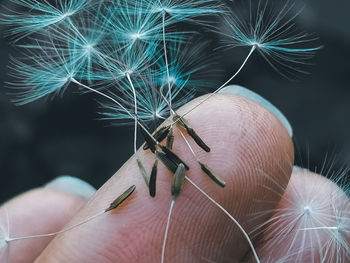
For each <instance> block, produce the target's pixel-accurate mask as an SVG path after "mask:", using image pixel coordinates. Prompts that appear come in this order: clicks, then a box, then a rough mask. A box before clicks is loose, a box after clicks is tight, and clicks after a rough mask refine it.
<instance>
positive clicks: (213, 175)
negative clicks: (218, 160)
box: [199, 162, 226, 187]
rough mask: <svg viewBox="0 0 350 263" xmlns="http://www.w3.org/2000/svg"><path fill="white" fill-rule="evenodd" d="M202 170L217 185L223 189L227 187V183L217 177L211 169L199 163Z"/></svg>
mask: <svg viewBox="0 0 350 263" xmlns="http://www.w3.org/2000/svg"><path fill="white" fill-rule="evenodd" d="M199 164H200V166H201V169H202V171H203V172H205V173H206V174H207V175H208V176H209V177H210V178H211V179H212V180H213V181H214V182H215V183H216V184H218V185H219V186H221V187H225V186H226V183H225V181H223V180H221V179H220V178H219V177H217V176H216V175H215V174H214V173H213V172H212V171H211V170H210V169H209V167H208V166H207V165H206V164H204V163H201V162H199Z"/></svg>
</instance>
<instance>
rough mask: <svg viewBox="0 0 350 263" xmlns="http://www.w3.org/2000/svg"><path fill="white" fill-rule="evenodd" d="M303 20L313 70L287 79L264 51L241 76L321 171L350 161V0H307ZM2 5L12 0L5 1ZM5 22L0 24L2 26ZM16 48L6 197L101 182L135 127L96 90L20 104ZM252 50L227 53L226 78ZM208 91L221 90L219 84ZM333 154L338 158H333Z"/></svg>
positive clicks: (6, 127)
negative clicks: (106, 110)
mask: <svg viewBox="0 0 350 263" xmlns="http://www.w3.org/2000/svg"><path fill="white" fill-rule="evenodd" d="M297 2H298V3H299V2H300V3H303V4H304V11H303V12H302V13H301V15H300V16H299V17H298V18H297V24H298V26H299V27H300V28H301V29H303V30H305V31H308V32H315V34H316V35H318V36H319V37H320V40H319V41H318V43H317V44H322V45H324V48H323V49H322V50H321V51H319V52H318V54H317V55H316V57H315V58H314V59H313V60H312V62H313V64H314V65H312V66H309V67H307V68H306V70H307V71H309V72H310V74H309V75H301V76H300V79H299V80H298V81H293V82H291V81H288V80H286V79H285V78H283V77H281V76H280V75H278V74H277V73H276V72H275V71H273V70H272V69H271V67H269V66H268V64H267V63H266V62H265V61H264V60H263V59H262V58H261V57H259V56H258V55H257V54H255V56H254V57H253V58H252V59H251V60H250V61H249V63H248V64H247V66H246V68H245V69H244V70H243V72H242V73H241V74H240V75H239V77H238V78H237V79H236V80H235V81H234V84H239V85H242V86H245V87H247V88H249V89H251V90H253V91H255V92H257V93H259V94H261V95H262V96H263V97H265V98H267V99H268V100H269V101H270V102H272V103H273V104H274V105H275V106H277V107H278V108H279V109H280V110H281V111H282V112H283V113H284V114H285V115H286V117H287V118H288V119H289V121H290V122H291V125H292V127H293V129H294V136H295V138H294V139H295V144H296V155H297V156H296V163H297V164H299V165H302V166H307V167H309V168H310V169H312V170H315V169H316V170H317V171H320V169H321V167H322V165H323V163H324V160H325V158H326V155H327V154H328V157H327V158H330V159H328V160H331V159H332V160H335V163H334V164H332V161H328V164H327V166H328V167H330V166H332V167H331V170H332V171H333V170H334V171H339V170H340V169H342V168H343V167H344V165H345V166H350V162H348V159H349V158H348V157H349V156H350V138H349V134H350V122H349V120H350V119H349V114H350V103H349V102H350V87H349V81H350V67H349V59H350V16H349V12H350V2H349V1H348V0H338V1H330V0H305V1H303V2H301V1H299V0H297ZM0 3H1V4H2V5H3V7H1V9H0V12H3V11H4V7H6V5H7V4H8V1H6V0H1V1H0ZM270 3H274V0H270ZM3 31H4V27H3V26H0V32H3ZM13 52H15V51H14V49H13V48H12V47H10V45H9V44H8V40H7V39H6V38H4V37H1V40H0V57H1V61H0V67H1V68H0V80H1V86H0V87H1V88H0V178H1V181H0V186H1V188H0V203H1V202H3V201H5V200H6V199H8V198H10V197H12V196H14V195H17V194H19V193H21V192H23V191H26V190H28V189H31V188H34V187H38V186H41V185H43V184H45V183H47V182H48V181H50V180H52V179H54V178H55V177H57V176H59V175H72V176H76V177H79V178H81V179H83V180H85V181H87V182H89V183H91V184H92V185H94V186H95V187H97V188H98V187H100V186H101V185H102V184H103V183H104V182H105V181H106V180H107V179H108V178H109V177H110V176H111V175H113V174H114V172H116V171H117V170H118V169H119V168H120V167H121V165H122V164H123V163H124V162H125V161H126V160H127V159H128V158H129V157H130V156H131V154H132V139H133V133H132V131H133V128H132V127H131V126H126V127H124V126H123V127H120V126H119V127H106V126H108V125H109V124H108V123H106V122H103V121H99V120H98V115H97V113H96V112H97V111H98V104H97V103H96V101H95V100H94V98H95V96H93V95H92V94H87V95H84V96H78V95H77V94H75V93H74V92H67V93H65V95H64V98H62V99H61V98H55V99H53V100H50V99H48V100H46V101H45V100H40V101H38V102H35V103H31V104H29V105H26V106H22V107H16V106H14V105H13V104H12V103H11V102H10V98H9V96H8V95H7V94H6V93H7V90H6V89H5V88H4V82H5V81H6V80H8V76H7V74H8V69H7V68H6V66H7V64H8V59H9V55H10V54H13ZM246 53H247V50H245V49H238V48H237V49H236V50H233V51H226V52H224V53H220V55H221V56H219V58H220V63H219V67H220V69H221V70H222V72H223V74H222V76H220V79H219V81H220V82H223V81H224V80H225V79H226V78H228V77H229V76H230V74H232V72H233V71H234V70H235V69H236V68H237V67H239V65H240V63H241V62H242V60H243V59H244V56H245V55H246ZM208 88H209V89H208V91H210V90H214V87H212V88H211V89H210V87H208ZM329 156H331V157H329Z"/></svg>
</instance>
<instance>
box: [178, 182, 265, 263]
mask: <svg viewBox="0 0 350 263" xmlns="http://www.w3.org/2000/svg"><path fill="white" fill-rule="evenodd" d="M185 179H186V180H187V181H189V182H190V183H191V184H192V185H193V186H194V187H195V188H196V189H197V190H198V191H200V192H201V193H202V194H203V195H204V196H205V197H207V198H208V199H209V200H210V201H211V202H212V203H213V204H214V205H216V206H217V207H218V208H220V209H221V211H223V212H224V213H225V214H226V215H227V216H228V217H229V218H230V219H231V220H232V221H233V222H234V223H235V224H236V226H237V227H238V228H239V229H240V230H241V232H242V233H243V235H244V237H245V238H246V240H247V241H248V244H249V246H250V248H251V250H252V252H253V255H254V257H255V260H256V262H257V263H260V259H259V257H258V254H257V253H256V250H255V248H254V245H253V243H252V241H251V240H250V238H249V236H248V234H247V232H246V231H245V230H244V228H243V227H242V226H241V224H240V223H239V222H238V221H237V220H236V219H235V218H234V217H233V216H232V215H231V214H230V213H229V212H227V210H226V209H225V208H223V207H222V206H221V205H220V204H219V203H218V202H216V201H215V200H214V199H213V198H212V197H210V196H209V195H208V194H207V193H206V192H204V191H203V190H202V189H201V188H200V187H199V186H198V185H196V184H195V183H194V182H193V181H192V180H191V179H190V178H188V177H187V176H185Z"/></svg>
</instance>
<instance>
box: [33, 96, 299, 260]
mask: <svg viewBox="0 0 350 263" xmlns="http://www.w3.org/2000/svg"><path fill="white" fill-rule="evenodd" d="M202 99H203V98H198V99H197V100H195V101H192V102H191V103H189V104H187V105H185V106H184V107H183V108H182V109H180V110H179V114H180V115H181V114H182V113H183V112H186V111H187V110H188V109H190V108H192V107H193V106H194V105H196V104H197V103H198V102H199V101H200V100H202ZM186 118H187V119H188V121H189V122H190V124H191V125H192V127H193V128H194V129H195V130H196V132H197V133H198V134H199V135H200V136H201V138H202V139H204V141H205V142H206V143H207V144H208V145H209V146H210V147H211V152H210V153H205V152H203V151H202V150H200V149H199V147H197V146H196V145H195V144H194V143H193V141H192V140H191V139H190V138H189V137H188V136H187V135H186V137H187V138H189V141H190V143H191V145H192V146H193V148H194V150H195V152H196V153H197V154H198V157H199V158H200V160H201V161H202V162H203V163H205V164H207V165H208V166H209V167H210V168H211V169H212V170H213V171H214V172H215V173H216V174H217V175H218V176H219V177H220V178H222V179H223V180H225V181H226V183H227V185H226V187H225V188H221V187H219V186H218V185H216V184H215V183H214V182H213V181H211V179H209V178H208V176H207V175H205V174H204V173H203V172H202V171H201V170H200V167H199V165H198V163H197V162H196V160H195V159H194V158H193V156H192V155H191V153H190V151H189V149H188V148H187V147H186V145H185V143H184V141H183V140H182V138H181V136H180V135H179V132H178V130H176V129H175V131H174V134H175V142H174V148H173V149H174V152H175V153H177V154H178V155H179V156H180V157H181V158H182V159H183V160H185V162H186V163H187V164H188V165H189V166H190V170H189V171H188V172H186V176H188V177H189V178H191V179H192V180H193V181H194V182H195V183H196V184H198V186H199V187H201V188H202V189H203V190H204V191H206V192H207V193H208V194H209V195H210V196H212V197H213V198H214V199H215V200H216V201H218V202H219V203H220V204H221V205H222V206H223V207H225V208H226V209H227V210H228V212H229V213H230V214H232V215H233V216H234V217H235V218H236V219H237V220H238V221H239V222H241V223H242V225H243V227H244V228H246V231H247V232H249V228H250V227H251V226H250V225H248V224H246V222H247V219H248V215H250V214H251V213H253V212H255V211H257V210H261V209H271V208H272V207H271V204H260V203H256V202H253V200H254V199H258V198H260V197H261V196H269V195H270V193H269V191H266V190H264V188H261V187H260V185H262V184H269V181H268V180H266V179H265V178H264V177H263V176H260V175H259V173H260V171H264V172H265V173H268V174H270V175H271V176H272V177H273V178H275V180H277V181H279V182H280V184H282V185H286V184H287V182H288V179H289V178H288V177H286V176H285V174H288V173H289V174H290V173H291V164H292V163H293V155H294V154H293V145H292V142H291V139H290V137H289V135H288V133H287V131H286V130H285V129H284V127H283V125H282V124H281V123H280V122H279V120H278V119H277V118H276V117H275V116H274V115H273V114H271V113H270V112H269V111H268V110H266V109H265V108H263V107H262V106H260V105H259V104H257V103H255V102H253V101H250V100H248V99H244V98H241V97H237V96H233V95H215V96H213V97H212V98H210V99H209V100H207V101H206V102H205V103H203V104H201V105H200V106H199V107H198V108H197V109H196V110H195V111H192V112H191V113H190V114H188V115H186ZM138 156H139V158H140V159H141V160H142V162H143V164H144V165H145V167H146V169H147V170H148V171H149V172H150V170H151V167H152V165H153V162H154V159H155V157H154V155H153V154H152V153H151V152H150V151H147V152H144V151H143V150H140V151H139V153H138ZM271 160H273V161H271ZM274 164H276V165H274ZM282 171H283V172H282ZM282 174H283V176H282ZM171 179H172V174H171V173H170V172H169V171H168V170H167V169H166V168H165V167H164V166H163V165H162V164H161V163H159V165H158V178H157V194H156V197H155V198H151V197H150V196H149V193H148V188H147V187H146V185H145V182H144V181H143V178H142V177H141V174H140V171H139V169H138V168H137V164H136V161H135V157H132V158H130V160H129V161H128V162H127V163H126V164H125V165H124V166H123V167H122V168H121V169H120V170H119V171H118V172H117V173H116V174H115V175H114V176H113V177H112V178H111V179H110V180H109V181H108V182H106V183H105V185H104V186H103V187H102V188H101V189H100V190H99V191H98V192H97V193H96V194H95V196H94V197H93V198H92V199H91V200H90V201H89V202H88V203H87V204H86V206H85V207H84V208H83V209H82V210H81V211H80V212H79V213H78V214H77V215H76V216H75V217H74V219H73V220H72V221H71V222H70V223H69V225H74V224H76V223H79V222H80V221H83V220H84V219H86V218H88V217H90V216H93V215H95V214H98V213H100V212H101V211H103V210H104V209H105V208H107V207H108V205H109V204H110V202H112V201H113V200H114V199H115V198H116V197H117V196H119V195H120V194H121V193H122V192H123V191H125V190H126V189H127V188H129V187H130V186H131V185H136V190H135V192H134V194H133V195H132V196H131V197H130V198H129V199H128V200H126V201H125V202H124V203H123V205H122V206H121V207H119V208H117V209H116V210H114V211H112V212H109V213H106V214H103V215H102V216H99V217H98V218H95V219H94V220H92V221H90V222H88V223H87V224H84V225H82V226H80V227H78V228H75V229H74V230H71V231H69V232H66V233H64V234H62V235H59V236H57V237H56V238H55V239H54V240H53V242H51V243H50V245H49V246H48V247H47V248H46V249H45V251H44V252H43V253H42V254H41V256H40V257H39V258H38V259H37V261H36V262H101V263H104V262H160V259H161V248H162V242H163V235H164V231H165V224H166V218H167V216H168V210H169V206H170V202H171V200H172V197H171V194H170V186H171ZM271 187H274V186H273V185H271ZM276 191H279V189H276ZM277 201H278V200H276V202H277ZM268 217H269V215H266V217H265V218H260V219H259V220H261V221H263V220H266V219H267V218H268ZM250 223H251V222H250ZM256 223H261V222H256ZM248 251H249V246H248V243H247V242H246V240H245V238H244V237H243V235H242V233H241V232H240V231H239V230H238V228H237V227H236V226H235V225H234V224H233V222H232V221H230V220H229V219H228V217H227V216H226V215H225V214H224V213H223V212H222V211H220V210H219V209H218V208H217V207H215V206H214V205H213V204H212V203H211V202H210V201H209V200H208V199H206V198H205V197H204V196H203V195H202V194H201V193H200V192H198V191H197V190H196V189H195V188H194V187H193V186H192V185H191V184H190V183H189V182H188V181H186V182H185V186H184V189H183V193H182V194H181V195H180V196H179V197H178V198H177V200H176V202H175V207H174V211H173V216H172V219H171V226H170V229H169V237H168V242H167V249H166V254H165V262H205V261H208V262H210V261H215V262H233V261H239V260H240V259H241V258H243V257H244V255H245V254H246V253H247V252H248Z"/></svg>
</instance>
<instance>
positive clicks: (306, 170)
mask: <svg viewBox="0 0 350 263" xmlns="http://www.w3.org/2000/svg"><path fill="white" fill-rule="evenodd" d="M293 171H294V172H308V171H309V169H306V168H303V167H300V166H297V165H294V166H293Z"/></svg>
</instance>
